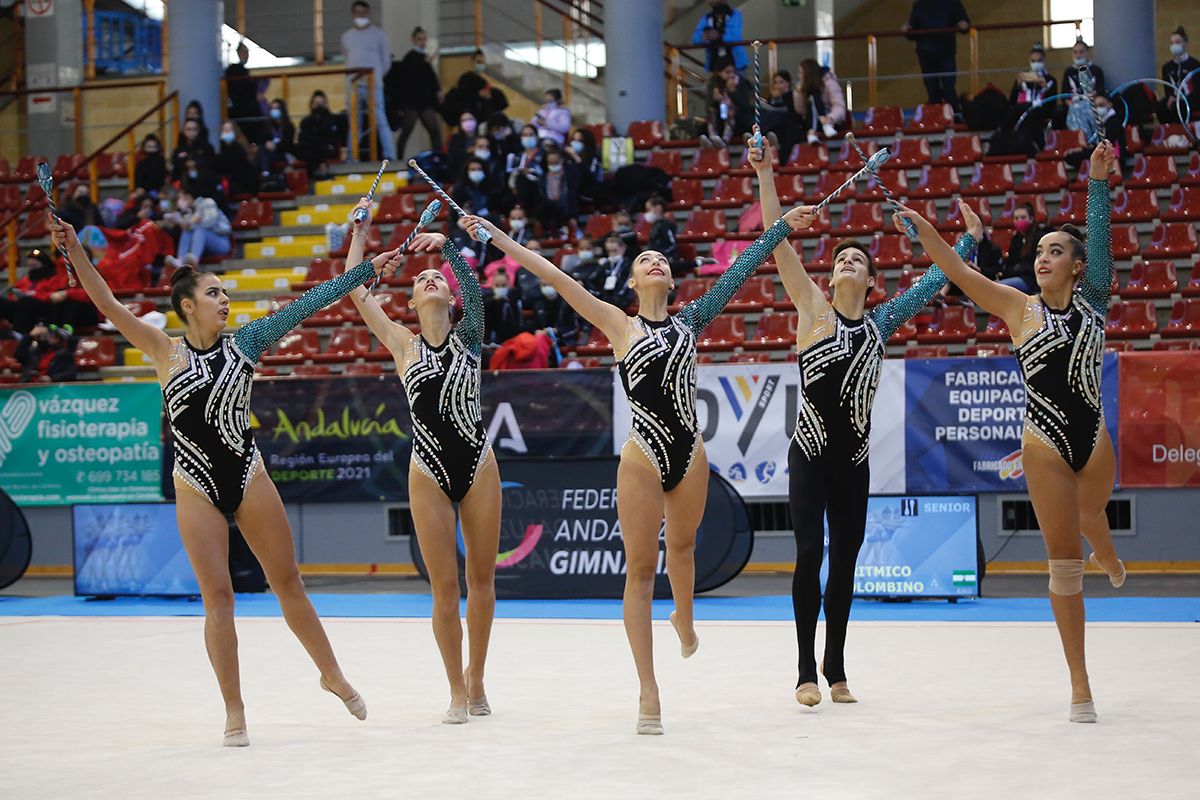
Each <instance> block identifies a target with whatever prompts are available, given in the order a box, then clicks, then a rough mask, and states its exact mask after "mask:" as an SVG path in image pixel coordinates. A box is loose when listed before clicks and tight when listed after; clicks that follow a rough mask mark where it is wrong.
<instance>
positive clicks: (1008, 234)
mask: <svg viewBox="0 0 1200 800" xmlns="http://www.w3.org/2000/svg"><path fill="white" fill-rule="evenodd" d="M987 236H988V239H989V240H990V241H991V243H992V244H994V245H996V247H998V248H1000V252H1001V253H1007V252H1008V248H1009V247H1011V246H1012V237H1013V229H1012V228H992V230H991V231H989V232H988V235H987Z"/></svg>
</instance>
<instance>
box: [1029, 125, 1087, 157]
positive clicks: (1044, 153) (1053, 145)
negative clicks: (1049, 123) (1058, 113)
mask: <svg viewBox="0 0 1200 800" xmlns="http://www.w3.org/2000/svg"><path fill="white" fill-rule="evenodd" d="M1084 144H1085V142H1084V141H1083V131H1068V130H1064V131H1056V130H1054V129H1053V128H1051V129H1050V130H1048V131H1046V144H1045V146H1044V147H1042V149H1041V150H1040V151H1039V152H1038V154H1037V156H1035V158H1037V160H1038V161H1062V160H1063V157H1064V156H1065V155H1066V154H1067V153H1069V152H1071V151H1072V150H1082V149H1083V147H1084Z"/></svg>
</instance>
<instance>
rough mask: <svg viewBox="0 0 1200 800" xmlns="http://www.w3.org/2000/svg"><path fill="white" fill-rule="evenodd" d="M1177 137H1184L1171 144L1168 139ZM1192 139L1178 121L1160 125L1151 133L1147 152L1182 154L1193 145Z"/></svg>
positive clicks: (1153, 153)
mask: <svg viewBox="0 0 1200 800" xmlns="http://www.w3.org/2000/svg"><path fill="white" fill-rule="evenodd" d="M1193 80H1194V79H1193ZM1193 113H1195V112H1193ZM1175 137H1182V140H1180V139H1176V144H1169V143H1168V140H1169V139H1172V138H1175ZM1191 141H1192V140H1191V139H1190V138H1189V137H1188V135H1187V130H1185V129H1184V127H1183V125H1181V124H1179V123H1178V122H1173V123H1171V124H1170V125H1159V126H1157V127H1156V128H1155V129H1154V133H1152V134H1151V135H1150V144H1148V145H1146V153H1147V154H1148V155H1167V154H1169V155H1182V154H1184V153H1186V152H1187V151H1188V149H1189V148H1190V147H1191Z"/></svg>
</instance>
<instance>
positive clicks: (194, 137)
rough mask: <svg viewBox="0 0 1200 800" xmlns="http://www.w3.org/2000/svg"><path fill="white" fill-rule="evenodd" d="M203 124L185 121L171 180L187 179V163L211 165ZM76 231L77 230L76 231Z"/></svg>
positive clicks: (174, 156)
mask: <svg viewBox="0 0 1200 800" xmlns="http://www.w3.org/2000/svg"><path fill="white" fill-rule="evenodd" d="M203 125H204V123H203V122H201V121H200V120H197V119H194V118H193V119H186V120H184V122H183V130H181V131H180V132H179V139H178V141H176V143H175V150H174V152H172V153H171V180H173V181H181V180H183V179H184V178H185V177H187V163H188V161H193V162H195V163H196V166H197V167H198V168H199V167H208V166H209V164H211V163H212V159H213V155H214V153H213V149H212V145H211V144H209V143H208V138H207V136H208V134H207V133H206V132H205V133H203V134H202V132H201V131H202V128H203ZM76 230H78V229H76Z"/></svg>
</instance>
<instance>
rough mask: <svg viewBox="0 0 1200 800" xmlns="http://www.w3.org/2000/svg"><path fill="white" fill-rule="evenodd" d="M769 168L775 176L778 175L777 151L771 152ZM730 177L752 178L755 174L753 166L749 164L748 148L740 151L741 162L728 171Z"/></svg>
mask: <svg viewBox="0 0 1200 800" xmlns="http://www.w3.org/2000/svg"><path fill="white" fill-rule="evenodd" d="M771 168H772V169H773V170H774V171H775V173H776V174H778V173H779V151H778V150H772V151H771ZM729 174H730V175H735V176H737V177H739V178H753V177H754V176H755V175H757V173H756V172H755V171H754V165H753V164H751V163H750V148H748V147H747V148H744V149H743V150H742V160H741V161H740V162H739V163H738V165H737V166H736V167H734V168H733V169H731V170H729Z"/></svg>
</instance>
